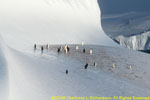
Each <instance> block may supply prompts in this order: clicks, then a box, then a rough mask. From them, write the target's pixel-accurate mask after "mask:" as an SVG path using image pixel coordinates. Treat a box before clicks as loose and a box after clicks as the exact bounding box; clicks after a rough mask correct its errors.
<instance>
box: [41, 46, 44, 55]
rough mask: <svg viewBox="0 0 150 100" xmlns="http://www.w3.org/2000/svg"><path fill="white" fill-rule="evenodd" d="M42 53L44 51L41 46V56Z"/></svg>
mask: <svg viewBox="0 0 150 100" xmlns="http://www.w3.org/2000/svg"><path fill="white" fill-rule="evenodd" d="M43 51H44V47H43V46H41V54H42V53H43Z"/></svg>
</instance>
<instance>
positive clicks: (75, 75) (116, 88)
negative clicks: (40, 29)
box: [4, 45, 150, 100]
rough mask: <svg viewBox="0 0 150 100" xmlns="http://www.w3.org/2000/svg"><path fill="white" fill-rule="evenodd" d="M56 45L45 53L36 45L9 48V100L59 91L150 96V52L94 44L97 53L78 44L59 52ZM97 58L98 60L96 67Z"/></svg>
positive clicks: (39, 99) (37, 98)
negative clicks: (76, 46)
mask: <svg viewBox="0 0 150 100" xmlns="http://www.w3.org/2000/svg"><path fill="white" fill-rule="evenodd" d="M56 47H58V46H57V45H51V48H50V49H49V50H48V51H47V50H45V51H44V53H43V54H42V55H41V51H40V50H37V51H36V52H33V48H32V47H28V48H27V49H26V51H25V52H19V51H16V50H14V49H11V48H6V49H5V57H6V60H7V64H8V73H7V74H8V81H9V82H8V87H9V89H8V91H9V100H49V99H50V98H51V96H56V95H57V96H112V97H113V96H116V95H119V96H149V94H150V86H149V84H150V80H149V77H150V74H149V70H150V67H149V64H150V62H149V61H147V59H150V55H148V54H144V53H140V52H136V51H129V50H126V49H121V48H120V49H118V48H112V47H104V46H94V45H86V46H85V48H86V50H89V49H90V48H93V55H90V54H89V53H88V52H87V53H85V54H84V53H82V46H80V47H79V48H80V49H79V51H75V50H74V45H71V52H70V53H69V54H65V53H64V52H60V53H58V52H57V51H56ZM94 61H96V62H97V64H98V65H97V67H96V68H94V66H93V62H94ZM86 62H89V67H88V69H87V70H85V69H84V65H85V63H86ZM113 63H115V64H116V68H115V69H114V68H112V64H113ZM130 65H132V66H133V71H130V69H129V66H130ZM66 69H68V70H69V74H68V75H66V74H65V71H66ZM4 72H5V71H4ZM6 90H7V89H6ZM6 95H7V94H6ZM5 100H7V99H5Z"/></svg>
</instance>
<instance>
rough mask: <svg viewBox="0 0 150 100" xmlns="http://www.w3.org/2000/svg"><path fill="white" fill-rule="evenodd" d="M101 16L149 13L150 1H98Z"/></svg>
mask: <svg viewBox="0 0 150 100" xmlns="http://www.w3.org/2000/svg"><path fill="white" fill-rule="evenodd" d="M98 2H99V4H100V7H101V11H102V14H114V13H127V12H133V11H134V12H150V0H98Z"/></svg>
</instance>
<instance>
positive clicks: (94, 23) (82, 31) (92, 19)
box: [0, 0, 116, 48]
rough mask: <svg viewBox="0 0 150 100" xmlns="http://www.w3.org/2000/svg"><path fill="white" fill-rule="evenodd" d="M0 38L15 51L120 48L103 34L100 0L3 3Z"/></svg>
mask: <svg viewBox="0 0 150 100" xmlns="http://www.w3.org/2000/svg"><path fill="white" fill-rule="evenodd" d="M0 34H2V36H3V38H4V40H5V41H6V42H7V44H8V45H10V46H12V47H15V48H17V47H21V46H22V47H24V46H25V45H31V44H34V43H38V44H43V43H51V44H62V43H68V44H70V43H81V41H82V40H84V41H85V42H86V43H89V44H98V45H107V46H115V45H116V44H115V43H114V42H113V41H112V40H111V39H110V38H109V37H107V36H106V35H105V33H104V32H103V29H102V27H101V12H100V8H99V5H98V2H97V0H1V1H0Z"/></svg>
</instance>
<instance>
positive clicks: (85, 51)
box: [34, 41, 133, 75]
mask: <svg viewBox="0 0 150 100" xmlns="http://www.w3.org/2000/svg"><path fill="white" fill-rule="evenodd" d="M84 45H85V43H84V41H82V42H81V46H82V53H83V54H86V53H87V50H86V49H85V47H84ZM37 47H38V46H37V44H34V52H35V51H36V50H37ZM39 47H40V50H41V55H42V54H43V52H44V49H47V50H49V48H50V45H49V44H47V45H39ZM63 49H64V53H65V54H68V53H70V46H69V45H67V44H66V45H64V47H63V46H62V45H61V46H59V47H57V52H58V53H60V52H62V51H63ZM74 49H75V51H79V46H78V45H75V48H74ZM88 54H89V55H90V56H92V55H93V49H92V48H90V49H89V53H88ZM97 65H98V64H97V62H93V66H94V67H95V68H96V67H97ZM88 67H89V63H88V62H86V63H85V65H84V69H85V70H87V69H88ZM112 68H113V69H115V68H116V64H115V63H113V64H112ZM129 69H130V71H132V70H133V67H132V66H131V65H130V66H129ZM68 73H69V70H68V69H66V75H68Z"/></svg>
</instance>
